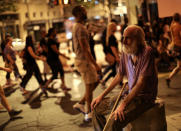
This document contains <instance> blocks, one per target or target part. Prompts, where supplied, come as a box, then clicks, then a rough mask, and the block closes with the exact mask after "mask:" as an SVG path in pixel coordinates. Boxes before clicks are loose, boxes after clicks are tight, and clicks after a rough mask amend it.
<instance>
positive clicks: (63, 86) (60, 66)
mask: <svg viewBox="0 0 181 131" xmlns="http://www.w3.org/2000/svg"><path fill="white" fill-rule="evenodd" d="M57 67H58V68H57V70H58V72H59V73H60V78H61V81H62V86H61V88H62V89H66V86H65V78H64V70H63V66H62V63H61V61H60V60H59V61H57Z"/></svg>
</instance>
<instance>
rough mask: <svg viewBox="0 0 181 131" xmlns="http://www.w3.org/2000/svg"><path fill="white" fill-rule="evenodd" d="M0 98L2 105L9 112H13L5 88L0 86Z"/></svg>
mask: <svg viewBox="0 0 181 131" xmlns="http://www.w3.org/2000/svg"><path fill="white" fill-rule="evenodd" d="M0 97H1V104H2V105H3V106H4V107H5V108H6V110H7V111H8V112H10V111H11V107H10V105H9V103H8V101H7V99H6V96H5V94H4V90H3V88H2V87H1V86H0Z"/></svg>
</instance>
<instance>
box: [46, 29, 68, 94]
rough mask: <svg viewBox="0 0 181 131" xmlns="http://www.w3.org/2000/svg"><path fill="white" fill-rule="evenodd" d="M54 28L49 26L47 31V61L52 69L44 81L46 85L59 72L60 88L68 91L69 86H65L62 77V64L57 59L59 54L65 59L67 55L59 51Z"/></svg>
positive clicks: (55, 77)
mask: <svg viewBox="0 0 181 131" xmlns="http://www.w3.org/2000/svg"><path fill="white" fill-rule="evenodd" d="M56 34H57V33H56V29H55V28H50V29H49V31H48V42H47V46H48V54H47V63H48V65H49V66H50V68H51V70H52V73H53V75H52V77H51V78H50V79H49V80H48V81H47V82H46V84H45V85H46V87H48V85H49V84H50V83H51V82H52V81H53V80H54V79H57V78H58V73H60V78H61V81H62V85H61V89H62V90H63V91H69V90H70V88H67V87H66V85H65V78H64V69H63V65H62V63H61V61H60V59H59V55H61V56H63V57H64V58H66V59H69V57H67V56H65V55H64V54H62V53H60V52H59V43H58V42H57V41H56Z"/></svg>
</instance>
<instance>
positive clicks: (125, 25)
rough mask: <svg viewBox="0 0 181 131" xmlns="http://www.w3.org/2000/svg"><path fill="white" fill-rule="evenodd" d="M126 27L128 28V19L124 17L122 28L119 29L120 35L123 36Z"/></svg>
mask: <svg viewBox="0 0 181 131" xmlns="http://www.w3.org/2000/svg"><path fill="white" fill-rule="evenodd" d="M127 26H128V17H127V16H125V17H124V25H122V27H121V35H123V32H124V29H126V27H127Z"/></svg>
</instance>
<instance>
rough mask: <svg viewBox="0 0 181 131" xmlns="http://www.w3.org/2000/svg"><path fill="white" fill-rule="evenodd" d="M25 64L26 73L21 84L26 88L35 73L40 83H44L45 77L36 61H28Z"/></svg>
mask: <svg viewBox="0 0 181 131" xmlns="http://www.w3.org/2000/svg"><path fill="white" fill-rule="evenodd" d="M24 66H25V70H26V74H25V76H24V77H23V79H22V82H21V84H20V85H21V87H23V88H25V86H26V84H27V83H28V81H29V80H30V78H31V77H32V75H33V74H34V75H35V78H36V79H37V81H38V83H39V84H40V85H43V84H44V82H43V79H42V77H41V73H40V70H39V68H38V65H37V63H36V62H34V63H26V64H25V65H24Z"/></svg>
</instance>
